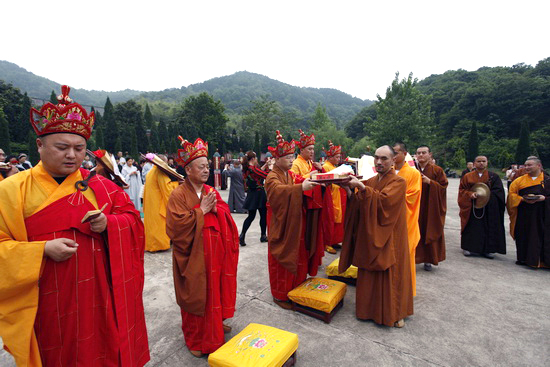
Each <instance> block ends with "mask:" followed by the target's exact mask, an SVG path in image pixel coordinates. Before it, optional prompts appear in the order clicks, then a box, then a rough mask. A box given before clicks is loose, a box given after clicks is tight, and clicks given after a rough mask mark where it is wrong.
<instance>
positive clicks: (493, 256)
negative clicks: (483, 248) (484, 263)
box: [483, 253, 495, 259]
mask: <svg viewBox="0 0 550 367" xmlns="http://www.w3.org/2000/svg"><path fill="white" fill-rule="evenodd" d="M483 256H485V257H486V258H488V259H494V258H495V254H494V253H489V254H483Z"/></svg>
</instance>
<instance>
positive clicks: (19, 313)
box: [0, 86, 149, 367]
mask: <svg viewBox="0 0 550 367" xmlns="http://www.w3.org/2000/svg"><path fill="white" fill-rule="evenodd" d="M62 90H63V93H62V95H61V96H60V97H59V98H58V100H59V103H58V104H57V105H54V104H52V103H49V102H48V103H46V104H45V105H44V106H43V107H42V108H41V110H40V111H37V110H35V109H32V110H31V124H32V126H33V128H34V130H35V132H36V133H37V135H38V136H39V138H38V139H37V146H38V152H39V154H40V159H41V162H40V163H39V164H37V165H36V166H35V167H34V168H31V169H29V170H26V171H24V172H20V173H19V174H17V175H15V176H13V177H10V178H8V179H6V180H3V181H2V182H1V183H0V269H1V272H2V276H1V277H0V315H1V316H0V336H1V337H2V339H3V342H4V348H5V349H6V350H7V351H8V352H9V353H10V354H11V355H12V356H13V357H14V359H15V362H16V363H17V365H18V366H32V367H34V366H98V365H102V366H132V367H133V366H138V367H140V366H143V365H145V364H146V363H147V361H148V360H149V350H148V349H149V347H148V342H147V330H146V327H145V317H144V312H143V302H142V291H143V282H144V274H143V248H144V238H143V224H142V222H141V219H140V216H139V212H137V211H136V210H135V208H134V206H133V204H132V202H131V201H130V200H129V198H128V195H126V193H125V192H124V191H123V190H121V189H120V188H119V187H118V186H116V185H115V184H114V183H112V182H111V181H110V180H107V179H106V178H104V177H102V176H99V175H95V174H93V173H90V172H89V171H87V170H85V169H82V168H79V167H80V165H81V164H82V161H83V160H84V157H85V155H86V140H87V139H88V138H89V137H90V134H91V131H92V127H93V123H94V114H93V112H92V113H91V114H90V115H88V114H87V112H86V110H85V109H84V108H83V107H82V106H80V105H79V104H78V103H75V102H72V100H71V99H70V98H69V96H68V94H69V88H68V87H67V86H63V88H62ZM99 208H102V209H103V211H102V212H100V211H99V210H98V209H99ZM94 210H96V212H95V215H94V216H93V217H91V218H90V220H89V221H87V222H86V221H85V222H82V219H84V217H85V216H86V215H87V214H88V212H90V211H94Z"/></svg>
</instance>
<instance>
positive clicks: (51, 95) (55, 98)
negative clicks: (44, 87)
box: [50, 90, 58, 105]
mask: <svg viewBox="0 0 550 367" xmlns="http://www.w3.org/2000/svg"><path fill="white" fill-rule="evenodd" d="M57 102H58V100H57V95H56V94H55V91H54V90H52V93H51V94H50V103H53V104H54V105H57Z"/></svg>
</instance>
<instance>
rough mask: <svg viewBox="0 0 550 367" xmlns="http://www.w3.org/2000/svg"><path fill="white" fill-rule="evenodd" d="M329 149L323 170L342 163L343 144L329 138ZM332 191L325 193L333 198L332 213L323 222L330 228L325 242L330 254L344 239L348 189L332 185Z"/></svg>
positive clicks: (330, 169)
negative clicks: (337, 143) (336, 143)
mask: <svg viewBox="0 0 550 367" xmlns="http://www.w3.org/2000/svg"><path fill="white" fill-rule="evenodd" d="M328 144H329V149H328V150H327V151H325V153H326V154H327V160H326V162H325V163H324V164H323V171H325V172H330V171H332V170H333V169H336V167H337V164H338V163H340V159H341V157H342V146H340V145H334V144H332V142H331V141H330V140H329V141H328ZM329 189H330V191H328V189H327V191H328V193H325V195H327V194H328V195H330V199H331V200H332V208H331V209H332V215H331V217H330V218H328V220H327V221H325V222H324V223H323V224H324V225H325V226H326V227H328V228H329V230H328V231H325V234H326V235H327V239H326V241H325V243H326V244H327V245H326V247H325V251H326V252H328V253H330V254H335V253H336V250H335V248H340V247H341V245H340V243H342V241H343V239H344V216H345V212H346V202H347V197H346V190H344V189H343V188H341V187H340V186H338V185H330V188H329Z"/></svg>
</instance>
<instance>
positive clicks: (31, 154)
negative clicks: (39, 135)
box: [27, 131, 40, 166]
mask: <svg viewBox="0 0 550 367" xmlns="http://www.w3.org/2000/svg"><path fill="white" fill-rule="evenodd" d="M27 142H28V143H27V149H28V160H29V161H30V162H31V164H32V165H33V166H34V165H36V164H37V163H38V161H39V160H40V154H38V147H37V146H36V135H35V134H34V131H29V133H28V136H27Z"/></svg>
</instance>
